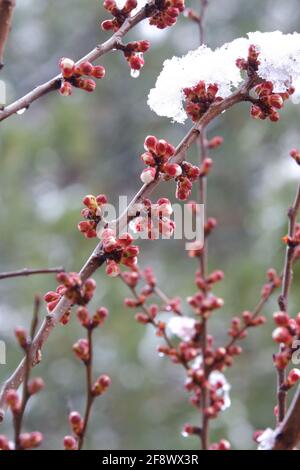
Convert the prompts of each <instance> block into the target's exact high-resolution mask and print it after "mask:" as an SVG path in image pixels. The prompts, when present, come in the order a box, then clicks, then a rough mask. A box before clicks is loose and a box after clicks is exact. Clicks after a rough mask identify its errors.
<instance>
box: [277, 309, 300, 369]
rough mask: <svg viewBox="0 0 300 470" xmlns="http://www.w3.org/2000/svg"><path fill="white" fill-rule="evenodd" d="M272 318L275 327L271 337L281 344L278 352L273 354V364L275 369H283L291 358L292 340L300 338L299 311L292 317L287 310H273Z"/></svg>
mask: <svg viewBox="0 0 300 470" xmlns="http://www.w3.org/2000/svg"><path fill="white" fill-rule="evenodd" d="M273 319H274V322H275V324H276V328H275V330H274V331H273V334H272V338H273V340H274V341H275V342H276V343H279V344H280V345H281V348H280V352H278V353H277V354H275V355H274V365H275V367H276V368H277V369H284V368H285V367H286V366H287V365H288V363H289V361H290V360H291V357H292V353H293V342H294V340H298V339H299V338H300V313H298V315H297V316H296V318H295V319H294V318H291V317H290V316H289V314H288V313H287V312H283V311H280V312H275V313H274V315H273Z"/></svg>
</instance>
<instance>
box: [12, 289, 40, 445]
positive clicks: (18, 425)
mask: <svg viewBox="0 0 300 470" xmlns="http://www.w3.org/2000/svg"><path fill="white" fill-rule="evenodd" d="M40 303H41V302H40V298H39V297H35V300H34V309H33V316H32V321H31V327H30V339H29V341H28V342H27V344H26V345H25V347H24V349H25V352H26V355H25V373H24V383H23V390H22V401H21V407H20V410H19V411H18V412H17V413H14V420H13V422H14V432H15V449H16V450H22V446H21V443H20V434H21V429H22V424H23V418H24V413H25V409H26V406H27V403H28V400H29V398H30V393H29V391H28V382H29V377H30V370H31V359H30V348H31V345H32V340H33V338H34V335H35V332H36V329H37V325H38V316H39V311H40Z"/></svg>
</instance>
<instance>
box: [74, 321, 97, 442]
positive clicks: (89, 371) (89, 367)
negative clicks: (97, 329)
mask: <svg viewBox="0 0 300 470" xmlns="http://www.w3.org/2000/svg"><path fill="white" fill-rule="evenodd" d="M87 339H88V345H89V359H88V360H87V361H86V362H85V368H86V406H85V413H84V418H83V427H82V431H81V433H80V436H79V438H78V450H81V449H82V447H83V444H84V440H85V436H86V431H87V427H88V422H89V418H90V415H91V410H92V406H93V403H94V400H95V396H94V395H93V393H92V386H93V329H92V328H88V329H87Z"/></svg>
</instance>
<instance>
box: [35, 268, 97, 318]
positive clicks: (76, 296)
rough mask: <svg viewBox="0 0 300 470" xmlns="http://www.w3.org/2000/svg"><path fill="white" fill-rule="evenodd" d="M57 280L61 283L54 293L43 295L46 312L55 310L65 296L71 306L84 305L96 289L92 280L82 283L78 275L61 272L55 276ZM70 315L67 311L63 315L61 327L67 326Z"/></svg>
mask: <svg viewBox="0 0 300 470" xmlns="http://www.w3.org/2000/svg"><path fill="white" fill-rule="evenodd" d="M57 280H58V282H61V284H60V285H59V286H58V287H57V288H56V291H49V292H47V293H46V294H45V295H44V300H45V302H46V303H47V309H48V312H52V311H53V310H54V309H55V307H56V306H57V304H58V303H59V301H60V299H61V298H62V297H63V296H66V297H67V299H69V300H70V301H71V302H72V304H77V305H86V304H87V303H88V302H89V301H90V300H91V299H92V297H93V295H94V292H95V289H96V282H95V281H94V279H92V278H89V279H87V280H86V281H85V282H83V281H82V280H81V277H80V276H79V274H78V273H73V272H71V273H65V272H62V273H59V274H58V275H57ZM70 315H71V311H70V309H69V310H68V311H67V312H65V313H64V315H63V316H62V318H61V320H60V322H61V323H62V324H63V325H65V324H67V323H68V322H69V319H70Z"/></svg>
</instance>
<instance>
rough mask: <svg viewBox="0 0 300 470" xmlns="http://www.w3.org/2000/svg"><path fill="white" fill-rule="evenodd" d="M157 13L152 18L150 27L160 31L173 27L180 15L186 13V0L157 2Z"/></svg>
mask: <svg viewBox="0 0 300 470" xmlns="http://www.w3.org/2000/svg"><path fill="white" fill-rule="evenodd" d="M155 8H156V9H155V12H154V14H153V15H152V16H151V18H150V20H149V23H150V25H153V26H156V27H157V28H159V29H165V28H167V27H168V26H173V25H174V24H175V23H176V21H177V18H178V16H179V14H180V13H182V12H183V11H184V8H185V4H184V0H158V1H156V2H155Z"/></svg>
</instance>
